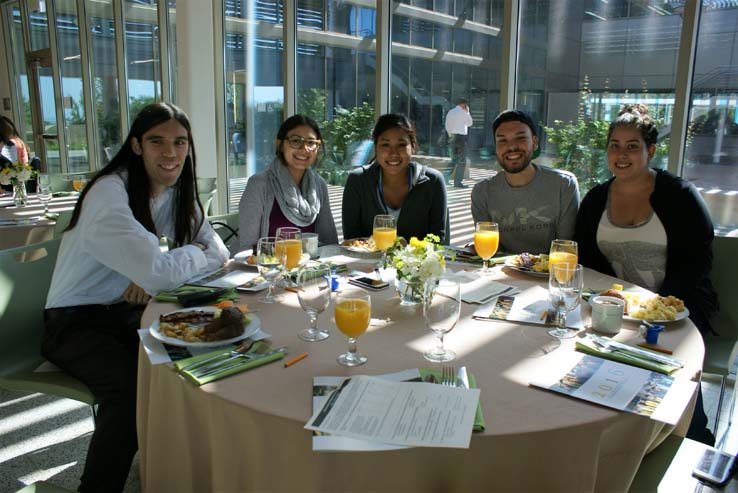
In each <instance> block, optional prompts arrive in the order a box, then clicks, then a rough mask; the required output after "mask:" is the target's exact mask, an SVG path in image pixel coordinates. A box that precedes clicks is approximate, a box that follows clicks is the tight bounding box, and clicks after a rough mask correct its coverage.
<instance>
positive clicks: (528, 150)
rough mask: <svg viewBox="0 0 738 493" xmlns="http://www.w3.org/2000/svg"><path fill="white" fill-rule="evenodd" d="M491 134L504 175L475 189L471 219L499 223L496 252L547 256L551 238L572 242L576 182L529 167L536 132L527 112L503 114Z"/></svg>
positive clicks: (562, 173) (550, 170) (562, 174)
mask: <svg viewBox="0 0 738 493" xmlns="http://www.w3.org/2000/svg"><path fill="white" fill-rule="evenodd" d="M492 132H493V134H494V138H495V145H496V148H497V150H496V153H497V161H498V162H499V163H500V167H501V168H502V169H503V171H502V172H500V173H497V174H496V175H495V176H493V177H491V178H487V179H485V180H482V181H480V182H479V183H477V184H476V185H474V188H473V189H472V193H471V212H472V216H473V217H474V221H475V222H479V221H494V222H496V223H498V224H499V227H500V251H501V252H507V253H522V252H530V253H541V252H548V249H549V246H550V245H551V240H554V239H556V238H559V239H562V240H569V239H571V238H572V237H573V236H574V225H575V223H576V219H577V210H578V208H579V185H578V183H577V178H576V177H575V176H574V175H573V174H572V173H570V172H568V171H563V170H559V169H553V168H549V167H547V166H541V165H538V164H534V163H533V155H534V153H535V151H536V150H537V149H538V132H537V130H536V125H535V123H533V119H532V118H531V117H530V116H529V115H528V114H527V113H525V112H523V111H520V110H508V111H503V112H502V113H500V114H499V115H498V116H497V118H495V121H494V122H493V123H492Z"/></svg>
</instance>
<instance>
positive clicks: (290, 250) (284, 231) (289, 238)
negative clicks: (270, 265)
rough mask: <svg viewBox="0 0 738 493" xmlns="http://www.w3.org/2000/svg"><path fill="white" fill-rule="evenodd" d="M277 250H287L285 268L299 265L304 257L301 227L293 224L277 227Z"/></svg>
mask: <svg viewBox="0 0 738 493" xmlns="http://www.w3.org/2000/svg"><path fill="white" fill-rule="evenodd" d="M276 236H277V252H278V253H282V252H285V256H284V257H283V258H284V259H285V264H284V268H285V269H286V270H291V269H294V268H295V267H297V265H298V264H299V263H300V259H301V258H302V238H301V236H300V228H295V227H292V226H288V227H282V228H277V232H276Z"/></svg>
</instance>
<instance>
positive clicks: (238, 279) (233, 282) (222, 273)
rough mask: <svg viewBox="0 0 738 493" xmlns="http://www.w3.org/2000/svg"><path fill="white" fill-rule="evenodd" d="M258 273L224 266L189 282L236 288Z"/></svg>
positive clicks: (212, 286) (213, 286) (214, 286)
mask: <svg viewBox="0 0 738 493" xmlns="http://www.w3.org/2000/svg"><path fill="white" fill-rule="evenodd" d="M258 275H259V274H258V273H257V272H255V271H254V270H251V271H247V270H241V269H233V270H231V269H229V268H228V267H223V268H221V269H218V270H217V271H215V272H212V273H210V274H208V275H206V276H205V277H201V278H199V279H195V280H192V281H190V282H189V284H197V285H200V286H208V287H211V288H234V287H236V286H241V285H243V284H246V283H247V282H249V281H251V280H252V279H254V278H255V277H257V276H258Z"/></svg>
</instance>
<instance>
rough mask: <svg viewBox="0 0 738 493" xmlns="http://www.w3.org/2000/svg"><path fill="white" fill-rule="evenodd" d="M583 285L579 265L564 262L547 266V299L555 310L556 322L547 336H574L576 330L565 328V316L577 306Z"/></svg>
mask: <svg viewBox="0 0 738 493" xmlns="http://www.w3.org/2000/svg"><path fill="white" fill-rule="evenodd" d="M583 285H584V280H583V274H582V266H581V265H579V264H574V265H571V264H569V263H566V262H561V263H554V264H553V265H549V275H548V297H549V300H550V301H551V304H552V305H553V307H554V309H555V310H556V320H557V327H556V328H554V329H551V330H549V331H548V333H549V335H551V336H553V337H556V338H559V339H568V338H570V337H574V336H575V335H576V333H577V331H576V329H569V328H567V326H566V314H567V313H569V312H570V311H572V310H574V309H575V308H576V307H577V305H579V302H580V300H581V297H582V287H583Z"/></svg>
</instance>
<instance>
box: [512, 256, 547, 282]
mask: <svg viewBox="0 0 738 493" xmlns="http://www.w3.org/2000/svg"><path fill="white" fill-rule="evenodd" d="M504 266H505V267H509V268H511V269H512V270H516V271H518V272H522V273H523V274H528V275H529V276H534V277H546V278H547V277H548V272H536V271H534V270H533V269H531V268H528V267H520V266H519V265H516V264H515V259H514V258H509V259H507V260H505V263H504Z"/></svg>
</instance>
